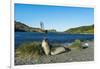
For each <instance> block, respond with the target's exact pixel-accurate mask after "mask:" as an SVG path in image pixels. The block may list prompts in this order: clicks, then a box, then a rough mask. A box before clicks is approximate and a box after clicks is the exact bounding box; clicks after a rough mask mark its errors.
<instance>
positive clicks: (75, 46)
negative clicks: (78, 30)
mask: <svg viewBox="0 0 100 69" xmlns="http://www.w3.org/2000/svg"><path fill="white" fill-rule="evenodd" d="M70 48H79V49H80V48H81V41H80V40H79V39H76V40H75V41H74V42H73V43H72V45H71V46H70Z"/></svg>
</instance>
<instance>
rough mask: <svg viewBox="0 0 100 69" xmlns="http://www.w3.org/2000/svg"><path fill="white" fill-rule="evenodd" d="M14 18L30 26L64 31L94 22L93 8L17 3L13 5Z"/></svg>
mask: <svg viewBox="0 0 100 69" xmlns="http://www.w3.org/2000/svg"><path fill="white" fill-rule="evenodd" d="M14 19H15V20H16V21H19V22H22V23H24V24H26V25H28V26H31V27H36V28H37V27H38V28H40V22H43V23H44V28H45V29H56V30H57V31H65V30H68V29H70V28H74V27H79V26H86V25H92V24H94V8H85V7H69V6H51V5H35V4H18V3H16V4H15V6H14Z"/></svg>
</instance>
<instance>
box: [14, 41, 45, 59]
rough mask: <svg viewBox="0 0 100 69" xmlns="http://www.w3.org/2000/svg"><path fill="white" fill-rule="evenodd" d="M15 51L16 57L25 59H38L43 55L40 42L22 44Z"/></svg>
mask: <svg viewBox="0 0 100 69" xmlns="http://www.w3.org/2000/svg"><path fill="white" fill-rule="evenodd" d="M15 51H16V52H15V54H16V57H20V58H23V59H24V58H27V59H28V58H31V59H32V58H35V59H38V58H39V56H40V55H42V54H43V52H42V48H41V43H40V42H29V43H22V44H21V45H20V46H19V47H18V48H17V49H16V50H15Z"/></svg>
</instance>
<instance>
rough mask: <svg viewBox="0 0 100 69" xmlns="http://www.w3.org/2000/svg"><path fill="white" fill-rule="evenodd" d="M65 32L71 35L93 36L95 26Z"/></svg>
mask: <svg viewBox="0 0 100 69" xmlns="http://www.w3.org/2000/svg"><path fill="white" fill-rule="evenodd" d="M65 32H67V33H70V34H93V33H94V25H89V26H80V27H76V28H71V29H68V30H66V31H65Z"/></svg>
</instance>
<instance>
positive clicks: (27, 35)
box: [15, 32, 94, 46]
mask: <svg viewBox="0 0 100 69" xmlns="http://www.w3.org/2000/svg"><path fill="white" fill-rule="evenodd" d="M44 37H47V38H48V40H49V42H50V43H69V42H72V41H74V40H75V39H80V40H93V39H94V35H93V34H67V33H48V34H47V35H46V34H45V33H37V32H15V46H18V45H20V44H21V43H23V42H27V41H42V40H43V38H44Z"/></svg>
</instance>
